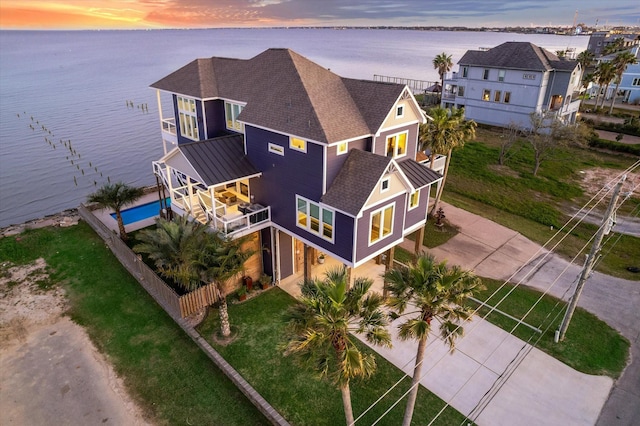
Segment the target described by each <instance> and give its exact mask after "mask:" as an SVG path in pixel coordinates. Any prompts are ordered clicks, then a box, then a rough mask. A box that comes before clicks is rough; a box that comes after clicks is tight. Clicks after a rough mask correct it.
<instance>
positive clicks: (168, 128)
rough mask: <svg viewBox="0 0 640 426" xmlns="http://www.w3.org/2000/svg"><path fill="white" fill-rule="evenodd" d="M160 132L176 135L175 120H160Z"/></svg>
mask: <svg viewBox="0 0 640 426" xmlns="http://www.w3.org/2000/svg"><path fill="white" fill-rule="evenodd" d="M162 131H163V132H167V133H169V134H172V135H174V136H175V135H176V134H177V132H176V119H175V118H165V119H164V120H162Z"/></svg>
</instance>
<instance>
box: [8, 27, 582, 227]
mask: <svg viewBox="0 0 640 426" xmlns="http://www.w3.org/2000/svg"><path fill="white" fill-rule="evenodd" d="M505 41H530V42H532V43H534V44H537V45H538V46H541V47H544V48H546V49H548V50H550V51H552V52H554V51H556V50H560V49H565V48H567V47H571V48H576V50H577V51H578V52H579V51H581V50H584V49H585V48H586V46H587V42H588V37H570V36H557V35H529V34H526V35H525V34H515V33H496V32H486V33H485V32H448V31H412V30H355V29H353V30H352V29H345V30H333V29H209V30H154V31H0V227H2V226H7V225H10V224H16V223H21V222H24V221H26V220H30V219H34V218H38V217H42V216H44V215H48V214H53V213H57V212H59V211H61V210H64V209H66V208H71V207H76V206H78V204H79V203H81V202H83V201H84V200H85V199H86V196H87V194H89V193H91V192H93V191H94V190H95V189H96V188H97V187H99V186H101V185H102V184H104V183H105V182H108V181H111V182H115V181H120V180H121V181H124V182H126V183H129V184H132V185H150V184H153V183H155V178H154V176H153V173H152V169H151V161H152V160H156V159H159V158H160V157H161V156H162V140H161V137H160V125H159V122H158V112H157V104H156V98H155V92H154V91H153V90H151V89H150V88H149V85H150V84H151V83H153V82H155V81H157V80H159V79H160V78H162V77H164V76H165V75H167V74H169V73H171V72H173V71H175V70H177V69H178V68H180V67H181V66H183V65H185V64H186V63H188V62H190V61H191V60H193V59H195V58H198V57H210V56H226V57H234V58H243V59H248V58H251V57H253V56H255V55H257V54H258V53H260V52H262V51H263V50H265V49H268V48H270V47H286V48H290V49H293V50H295V51H296V52H298V53H300V54H302V55H304V56H306V57H307V58H309V59H311V60H313V61H315V62H317V63H318V64H320V65H321V66H324V67H327V68H330V69H331V70H332V71H334V72H335V73H337V74H339V75H341V76H344V77H351V78H362V79H372V78H373V75H374V74H381V75H389V76H397V77H404V78H413V79H420V80H429V81H436V80H438V74H437V72H436V71H435V70H434V69H433V65H432V60H433V58H434V57H435V56H436V55H437V54H438V53H441V52H446V53H447V54H450V55H452V57H453V61H454V64H455V63H456V62H457V60H459V59H460V57H461V56H462V55H463V54H464V52H466V51H467V50H469V49H478V48H481V47H493V46H496V45H498V44H500V43H503V42H505ZM456 69H457V67H456V66H454V70H456Z"/></svg>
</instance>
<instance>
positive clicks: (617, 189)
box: [554, 175, 627, 343]
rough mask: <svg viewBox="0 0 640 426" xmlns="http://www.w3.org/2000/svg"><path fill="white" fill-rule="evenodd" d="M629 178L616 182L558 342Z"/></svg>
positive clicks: (559, 331)
mask: <svg viewBox="0 0 640 426" xmlns="http://www.w3.org/2000/svg"><path fill="white" fill-rule="evenodd" d="M626 178H627V176H626V175H624V176H622V178H621V179H620V181H619V182H618V183H617V184H616V187H615V189H614V190H613V196H612V197H611V201H610V202H609V207H607V212H606V213H605V215H604V218H603V219H602V225H600V229H598V233H597V234H596V238H595V240H594V241H593V245H592V246H591V252H590V253H589V255H588V256H587V261H586V262H585V264H584V268H583V269H582V274H580V280H579V281H578V285H576V290H575V292H574V293H573V296H572V297H571V302H569V307H568V308H567V312H566V313H565V315H564V318H563V319H562V324H561V325H560V329H559V330H558V331H556V335H555V339H554V340H555V341H556V343H557V342H558V341H559V340H560V341H562V340H564V335H565V334H566V332H567V328H569V322H570V321H571V317H572V316H573V312H574V311H575V310H576V305H577V304H578V299H579V298H580V293H582V288H583V287H584V283H585V282H586V281H587V279H588V278H589V275H590V274H591V269H592V268H593V265H594V263H595V261H596V257H597V254H598V252H599V251H600V244H601V243H602V239H603V238H604V236H605V234H608V233H609V231H610V230H611V227H612V226H613V225H612V216H613V213H614V211H615V207H616V203H617V202H618V195H619V194H620V188H622V184H623V182H624V181H625V179H626Z"/></svg>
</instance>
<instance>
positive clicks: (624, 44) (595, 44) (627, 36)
mask: <svg viewBox="0 0 640 426" xmlns="http://www.w3.org/2000/svg"><path fill="white" fill-rule="evenodd" d="M618 39H621V46H620V47H621V48H624V49H631V48H632V47H633V46H640V34H638V33H620V32H614V31H594V32H593V33H591V35H590V36H589V44H588V45H587V50H588V51H589V52H591V53H593V56H594V57H596V58H597V57H598V56H602V55H604V50H605V49H606V48H607V46H609V45H610V44H613V43H616V42H617V40H618Z"/></svg>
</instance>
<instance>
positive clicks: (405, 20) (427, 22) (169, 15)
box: [0, 0, 640, 28]
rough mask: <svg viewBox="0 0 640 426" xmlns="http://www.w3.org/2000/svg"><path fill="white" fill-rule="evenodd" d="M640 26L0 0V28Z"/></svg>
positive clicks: (205, 2) (282, 5) (274, 3)
mask: <svg viewBox="0 0 640 426" xmlns="http://www.w3.org/2000/svg"><path fill="white" fill-rule="evenodd" d="M576 10H577V11H578V15H577V22H578V23H580V22H584V23H585V24H587V25H589V26H594V25H596V23H597V24H598V27H600V28H602V27H604V26H605V25H608V26H620V25H635V26H640V1H638V0H634V1H631V0H537V1H532V0H511V1H503V0H482V1H477V0H474V1H471V0H396V1H393V0H46V1H45V0H2V1H0V27H1V28H202V27H264V26H315V25H345V26H350V25H355V26H369V25H371V26H377V25H391V26H414V25H419V26H469V27H482V26H487V27H503V26H548V25H551V26H571V25H572V24H573V21H574V16H575V13H576Z"/></svg>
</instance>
